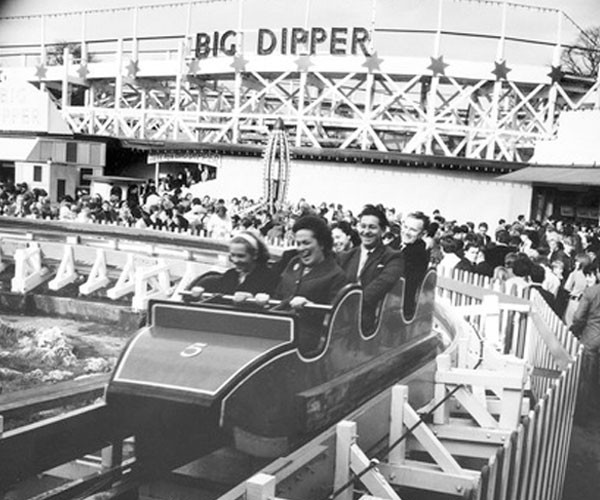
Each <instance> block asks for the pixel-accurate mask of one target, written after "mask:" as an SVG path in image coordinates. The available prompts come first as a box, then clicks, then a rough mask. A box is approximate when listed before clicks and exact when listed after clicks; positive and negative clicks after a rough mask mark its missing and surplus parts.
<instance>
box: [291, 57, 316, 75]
mask: <svg viewBox="0 0 600 500" xmlns="http://www.w3.org/2000/svg"><path fill="white" fill-rule="evenodd" d="M294 62H295V63H296V67H297V68H298V71H301V72H302V73H306V72H307V71H308V70H309V69H310V67H311V66H314V63H312V62H311V60H310V56H308V55H303V56H300V57H299V58H298V59H296V60H295V61H294Z"/></svg>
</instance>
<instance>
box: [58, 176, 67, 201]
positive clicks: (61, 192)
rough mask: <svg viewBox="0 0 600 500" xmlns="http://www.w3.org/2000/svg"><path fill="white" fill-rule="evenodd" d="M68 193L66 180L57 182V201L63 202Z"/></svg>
mask: <svg viewBox="0 0 600 500" xmlns="http://www.w3.org/2000/svg"><path fill="white" fill-rule="evenodd" d="M66 192H67V181H66V180H65V179H57V180H56V199H57V200H58V201H61V200H62V199H63V198H64V197H65V194H66Z"/></svg>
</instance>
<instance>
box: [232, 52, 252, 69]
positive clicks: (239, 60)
mask: <svg viewBox="0 0 600 500" xmlns="http://www.w3.org/2000/svg"><path fill="white" fill-rule="evenodd" d="M247 63H248V61H247V60H246V59H244V56H243V55H242V54H236V55H235V56H233V62H232V63H231V64H230V66H231V67H232V68H233V69H235V70H236V71H246V64H247Z"/></svg>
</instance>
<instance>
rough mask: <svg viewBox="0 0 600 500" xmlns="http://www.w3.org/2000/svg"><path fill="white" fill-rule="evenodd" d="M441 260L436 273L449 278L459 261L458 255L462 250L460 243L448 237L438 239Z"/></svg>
mask: <svg viewBox="0 0 600 500" xmlns="http://www.w3.org/2000/svg"><path fill="white" fill-rule="evenodd" d="M440 249H441V251H442V258H441V260H440V262H439V263H438V265H437V271H438V273H439V274H441V275H442V276H450V275H452V272H453V271H454V268H455V267H456V266H457V265H458V263H459V262H460V261H461V257H460V256H459V255H458V253H459V252H460V251H461V250H462V242H461V241H460V240H457V239H456V238H454V237H452V236H450V235H448V236H444V237H442V238H441V239H440Z"/></svg>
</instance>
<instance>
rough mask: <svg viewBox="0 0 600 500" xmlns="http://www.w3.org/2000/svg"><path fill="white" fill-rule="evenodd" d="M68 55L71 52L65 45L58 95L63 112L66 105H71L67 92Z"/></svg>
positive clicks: (69, 55)
mask: <svg viewBox="0 0 600 500" xmlns="http://www.w3.org/2000/svg"><path fill="white" fill-rule="evenodd" d="M70 57H71V54H70V53H69V48H68V47H65V48H64V49H63V77H62V84H61V96H60V102H61V107H62V112H63V113H65V111H66V109H67V107H68V106H70V105H71V95H70V94H69V65H70V62H71V61H70Z"/></svg>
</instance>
